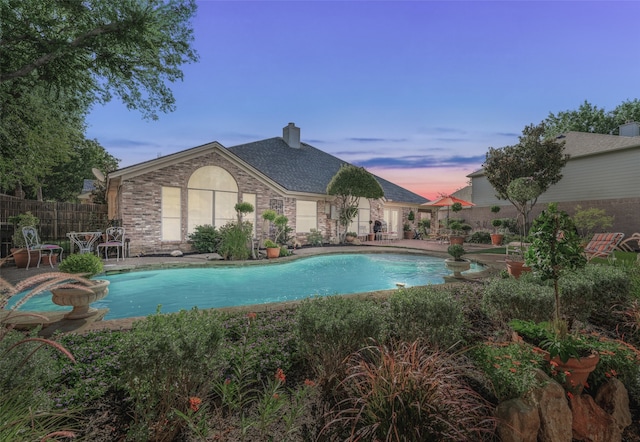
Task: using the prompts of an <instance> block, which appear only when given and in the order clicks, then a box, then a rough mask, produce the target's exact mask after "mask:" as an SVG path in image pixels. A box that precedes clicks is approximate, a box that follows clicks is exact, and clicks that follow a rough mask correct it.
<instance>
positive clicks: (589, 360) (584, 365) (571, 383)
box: [545, 352, 600, 395]
mask: <svg viewBox="0 0 640 442" xmlns="http://www.w3.org/2000/svg"><path fill="white" fill-rule="evenodd" d="M545 353H546V354H545V359H546V360H547V361H550V358H549V353H548V352H545ZM551 361H552V362H553V364H554V366H556V370H557V371H558V372H560V373H565V381H564V384H563V387H564V388H565V389H566V390H567V391H570V392H571V393H573V394H576V395H577V394H580V393H582V389H583V388H584V385H585V384H586V383H587V379H589V374H591V372H592V371H593V370H595V369H596V366H597V365H598V362H600V355H599V354H597V353H594V354H592V355H589V356H584V357H582V358H569V359H568V360H567V362H562V361H561V360H560V358H559V357H558V356H556V357H555V358H553V359H551ZM556 364H557V365H556Z"/></svg>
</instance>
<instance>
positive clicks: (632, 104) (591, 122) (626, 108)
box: [544, 99, 640, 137]
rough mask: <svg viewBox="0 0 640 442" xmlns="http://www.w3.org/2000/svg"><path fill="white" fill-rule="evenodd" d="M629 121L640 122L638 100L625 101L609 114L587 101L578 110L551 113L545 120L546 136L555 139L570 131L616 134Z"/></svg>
mask: <svg viewBox="0 0 640 442" xmlns="http://www.w3.org/2000/svg"><path fill="white" fill-rule="evenodd" d="M629 121H638V122H640V100H638V99H634V100H632V101H631V100H627V101H624V102H622V104H620V105H618V107H616V108H615V109H614V110H612V111H609V112H605V110H604V109H602V108H598V107H597V106H594V105H592V104H591V103H589V102H588V101H587V100H585V101H584V103H582V104H581V105H580V107H578V109H577V110H567V111H561V112H558V114H557V115H555V114H553V113H552V112H549V116H548V117H547V119H546V120H544V123H545V126H546V130H545V135H546V136H547V137H554V136H558V135H560V134H562V133H566V132H570V131H576V132H588V133H597V134H616V133H618V128H619V126H621V125H623V124H625V123H627V122H629Z"/></svg>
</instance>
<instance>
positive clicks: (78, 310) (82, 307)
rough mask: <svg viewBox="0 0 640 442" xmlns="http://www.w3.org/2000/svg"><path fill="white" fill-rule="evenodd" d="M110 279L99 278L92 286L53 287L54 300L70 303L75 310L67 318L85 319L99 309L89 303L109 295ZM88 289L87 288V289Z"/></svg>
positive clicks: (62, 303)
mask: <svg viewBox="0 0 640 442" xmlns="http://www.w3.org/2000/svg"><path fill="white" fill-rule="evenodd" d="M110 283H111V282H110V281H106V280H103V279H99V280H96V281H95V284H94V285H92V286H88V287H84V288H82V289H80V288H57V289H51V293H53V297H52V301H53V303H54V304H57V305H70V306H73V310H71V311H70V312H69V313H67V314H66V315H65V316H64V317H65V318H66V319H83V318H87V317H89V316H91V315H94V314H96V313H97V311H98V310H96V309H94V308H91V307H89V304H91V303H92V302H96V301H99V300H101V299H102V298H104V297H105V296H107V294H108V293H109V284H110ZM85 289H86V290H85Z"/></svg>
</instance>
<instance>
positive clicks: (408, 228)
mask: <svg viewBox="0 0 640 442" xmlns="http://www.w3.org/2000/svg"><path fill="white" fill-rule="evenodd" d="M402 232H403V235H404V239H411V224H409V223H404V224H403V225H402Z"/></svg>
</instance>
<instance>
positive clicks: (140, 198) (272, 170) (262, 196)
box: [107, 123, 427, 254]
mask: <svg viewBox="0 0 640 442" xmlns="http://www.w3.org/2000/svg"><path fill="white" fill-rule="evenodd" d="M342 164H345V161H343V160H341V159H339V158H336V157H334V156H332V155H329V154H327V153H325V152H323V151H321V150H319V149H316V148H315V147H313V146H311V145H309V144H307V143H304V142H301V139H300V128H298V127H296V126H295V124H294V123H289V124H288V125H287V126H286V127H284V128H283V133H282V137H275V138H269V139H266V140H261V141H256V142H253V143H247V144H242V145H239V146H233V147H230V148H225V147H224V146H222V145H221V144H220V143H218V142H216V141H214V142H211V143H208V144H205V145H202V146H198V147H194V148H191V149H187V150H183V151H181V152H177V153H175V154H172V155H167V156H164V157H160V158H157V159H154V160H150V161H146V162H143V163H139V164H136V165H133V166H129V167H125V168H122V169H119V170H116V171H115V172H111V173H110V174H109V176H108V180H107V203H108V207H109V219H117V220H120V222H121V223H122V226H123V227H124V228H125V230H126V235H127V237H128V238H129V240H130V253H131V254H138V253H166V252H168V251H172V250H176V249H180V250H183V251H187V250H189V249H190V245H189V244H188V239H189V234H190V233H192V232H193V231H194V229H195V227H196V226H198V225H205V224H212V225H214V226H216V227H220V226H222V225H224V224H226V223H227V222H229V221H233V220H235V219H236V213H235V210H234V206H235V204H236V203H238V202H240V201H242V202H249V203H251V204H252V205H253V207H254V209H255V210H254V212H253V213H251V214H249V215H247V216H245V217H244V218H243V219H244V220H245V221H247V220H248V221H251V222H252V223H253V225H254V236H255V237H257V238H261V237H262V236H263V232H262V213H263V212H264V211H265V210H267V209H273V210H275V211H276V212H277V213H279V214H284V215H285V216H286V217H287V218H288V219H289V226H290V227H292V228H293V232H294V233H295V236H296V239H297V241H299V242H300V243H303V244H304V242H305V239H306V236H307V234H308V233H309V232H310V231H311V229H316V230H318V231H319V232H321V233H322V235H323V237H324V238H325V241H330V240H331V239H333V238H336V236H337V235H336V229H337V210H336V208H335V206H334V205H333V204H332V202H333V197H331V196H329V195H327V194H326V188H327V184H328V183H329V181H330V180H331V178H332V177H333V176H334V175H335V173H336V172H337V171H338V170H339V168H340V166H341V165H342ZM376 179H377V180H378V182H379V183H380V185H381V186H382V188H383V190H384V195H385V196H384V197H383V198H382V199H380V200H368V199H365V198H361V200H360V203H359V210H358V215H357V217H356V219H355V220H354V222H353V223H352V225H351V226H350V228H349V230H352V231H356V232H358V233H359V234H366V233H369V232H370V231H371V222H373V221H374V220H377V219H381V220H385V221H386V222H387V225H388V226H389V229H390V230H395V231H397V232H399V231H401V230H402V225H403V223H404V222H405V221H406V220H407V216H408V214H409V212H410V211H411V210H414V211H415V212H417V209H418V208H419V206H420V204H422V203H424V202H426V201H427V200H426V198H423V197H422V196H420V195H417V194H415V193H413V192H410V191H409V190H407V189H404V188H402V187H400V186H398V185H395V184H393V183H391V182H389V181H387V180H384V179H382V178H380V177H376Z"/></svg>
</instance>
